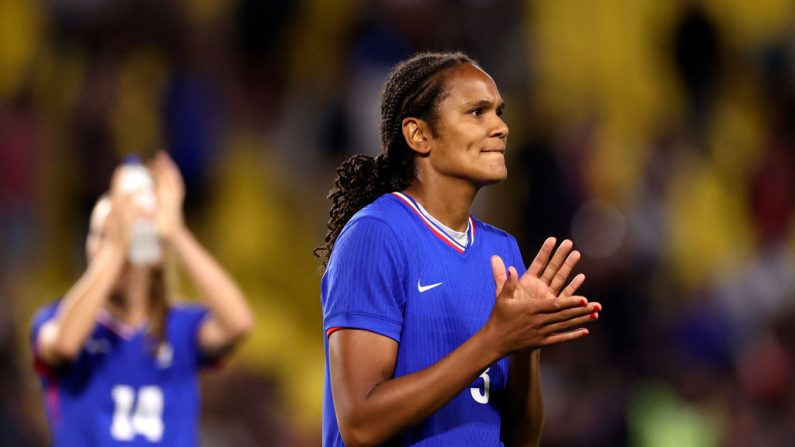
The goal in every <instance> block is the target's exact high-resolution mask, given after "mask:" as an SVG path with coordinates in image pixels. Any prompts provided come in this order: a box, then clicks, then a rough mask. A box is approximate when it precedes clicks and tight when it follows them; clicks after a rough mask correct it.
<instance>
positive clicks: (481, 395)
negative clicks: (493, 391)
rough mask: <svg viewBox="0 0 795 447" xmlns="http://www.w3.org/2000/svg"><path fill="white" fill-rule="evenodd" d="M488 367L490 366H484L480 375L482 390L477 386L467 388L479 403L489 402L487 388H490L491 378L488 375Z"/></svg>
mask: <svg viewBox="0 0 795 447" xmlns="http://www.w3.org/2000/svg"><path fill="white" fill-rule="evenodd" d="M490 369H491V368H486V370H485V371H483V374H481V375H480V378H481V379H483V391H481V390H480V388H479V387H474V386H473V387H470V388H469V393H470V394H471V395H472V399H474V400H475V402H477V403H479V404H487V403H489V389H490V388H491V378H490V377H489V370H490Z"/></svg>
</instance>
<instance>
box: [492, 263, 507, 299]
mask: <svg viewBox="0 0 795 447" xmlns="http://www.w3.org/2000/svg"><path fill="white" fill-rule="evenodd" d="M491 271H492V273H493V274H494V285H496V286H497V295H499V294H500V291H501V290H502V286H503V285H504V284H505V280H506V279H507V278H508V275H507V272H506V270H505V263H503V262H502V258H500V257H499V256H497V255H494V256H492V257H491Z"/></svg>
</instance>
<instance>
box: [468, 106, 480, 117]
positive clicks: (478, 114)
mask: <svg viewBox="0 0 795 447" xmlns="http://www.w3.org/2000/svg"><path fill="white" fill-rule="evenodd" d="M469 113H470V114H471V115H472V116H476V117H479V116H481V115H483V108H481V107H478V108H477V109H472V110H470V111H469Z"/></svg>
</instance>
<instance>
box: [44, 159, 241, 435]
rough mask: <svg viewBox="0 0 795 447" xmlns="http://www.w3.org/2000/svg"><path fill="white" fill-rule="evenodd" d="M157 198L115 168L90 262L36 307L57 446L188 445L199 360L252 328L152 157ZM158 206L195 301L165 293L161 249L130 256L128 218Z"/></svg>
mask: <svg viewBox="0 0 795 447" xmlns="http://www.w3.org/2000/svg"><path fill="white" fill-rule="evenodd" d="M150 167H151V174H152V177H153V179H154V182H155V185H156V190H155V193H156V206H155V207H154V209H153V210H149V211H147V210H145V209H144V208H143V207H142V206H140V205H139V203H138V202H137V201H136V197H135V192H130V191H127V190H125V189H124V188H123V186H122V185H123V183H124V181H125V178H124V177H125V175H129V172H127V171H125V166H121V167H120V168H117V169H116V171H115V172H114V174H113V178H112V180H111V188H110V192H109V195H107V196H104V197H102V198H101V199H100V200H99V201H98V202H97V204H96V206H95V207H94V210H93V212H92V215H91V223H90V231H89V235H88V239H87V241H86V253H87V256H88V260H89V265H88V268H87V270H86V271H85V273H83V275H82V276H81V278H80V279H79V280H78V281H77V282H76V283H75V284H74V285H73V286H72V288H71V289H70V290H69V291H68V292H67V293H66V295H64V296H63V298H61V299H60V300H58V301H57V302H55V303H53V304H51V305H48V306H46V307H44V308H42V309H40V310H39V311H38V312H37V313H36V315H35V317H34V321H33V328H32V333H31V341H32V344H33V350H34V357H35V360H36V364H37V370H38V372H39V374H40V376H41V382H42V385H43V387H44V391H45V398H46V410H47V414H48V419H49V422H50V424H51V427H52V433H53V438H52V439H53V444H54V445H55V446H77V445H81V446H116V445H124V446H133V445H164V446H195V445H197V444H198V439H197V435H198V426H197V418H198V415H199V396H198V384H197V372H198V370H199V369H200V368H201V367H202V366H205V365H208V364H210V363H211V362H214V361H216V360H218V359H220V358H221V357H223V356H224V355H226V354H227V353H229V352H230V350H231V348H233V347H234V346H235V345H236V343H238V342H239V341H240V340H241V339H242V338H243V337H245V336H246V335H247V334H248V333H249V332H250V331H251V329H252V326H253V318H252V314H251V311H250V309H249V307H248V304H247V303H246V299H245V297H244V296H243V294H242V293H241V291H240V289H239V288H238V286H237V285H236V284H235V282H234V281H233V280H232V278H230V277H229V275H228V274H227V273H226V272H225V271H224V269H223V268H222V267H221V266H220V265H219V264H218V263H217V262H216V261H215V260H214V259H213V258H212V256H211V255H210V254H209V253H207V251H205V249H204V248H203V247H202V246H201V244H199V242H198V241H197V240H196V239H195V238H194V236H193V235H192V233H191V232H190V230H188V228H187V227H186V226H185V223H184V221H183V216H182V204H183V199H184V186H183V182H182V177H181V175H180V173H179V170H178V169H177V167H176V165H175V164H174V162H173V161H172V160H171V159H170V158H169V157H168V156H167V155H166V154H165V153H162V152H161V153H158V154H157V155H156V156H155V158H154V160H153V161H152V163H151V166H150ZM141 217H150V218H153V219H154V220H155V222H156V224H157V231H158V233H159V236H160V240H161V242H162V246H163V248H164V251H165V253H166V254H173V258H174V259H175V260H176V261H177V262H178V264H179V265H180V266H181V267H182V268H183V269H184V270H185V272H186V274H187V277H188V278H189V279H190V280H191V281H192V282H193V285H194V286H195V290H197V291H198V293H199V295H200V297H201V299H202V304H201V305H194V304H180V303H175V302H173V301H171V296H170V295H169V293H168V290H167V287H166V280H165V278H166V275H165V269H166V262H164V260H166V259H167V256H162V257H161V260H160V261H159V262H154V263H152V264H144V265H141V264H135V263H132V262H130V260H128V247H129V245H130V234H131V231H132V225H133V222H134V221H135V220H136V219H138V218H141Z"/></svg>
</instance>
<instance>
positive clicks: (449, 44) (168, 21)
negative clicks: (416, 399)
mask: <svg viewBox="0 0 795 447" xmlns="http://www.w3.org/2000/svg"><path fill="white" fill-rule="evenodd" d="M427 49H461V50H463V51H465V52H467V53H469V54H470V55H471V56H473V57H474V58H475V59H476V60H478V61H479V62H480V63H481V65H483V66H484V67H485V68H486V70H487V71H488V72H489V73H491V74H492V75H493V76H494V78H495V80H496V82H497V85H498V86H499V88H500V90H501V93H502V96H503V98H504V99H505V101H506V104H507V108H506V121H507V122H508V125H509V126H510V128H511V134H510V138H509V145H508V154H507V156H508V163H509V165H508V167H509V179H508V180H507V181H506V182H504V183H503V184H500V185H497V186H493V187H490V188H488V189H487V190H484V194H482V195H481V198H480V199H479V202H477V203H476V209H475V213H476V214H477V215H478V217H480V218H481V219H483V220H485V221H488V222H490V223H493V224H495V225H497V226H499V227H502V228H505V229H506V230H508V231H509V232H511V233H512V234H515V235H516V236H517V238H518V239H519V242H520V245H521V246H522V249H523V253H524V256H525V260H526V261H529V260H530V259H531V258H532V256H534V254H535V253H536V251H537V250H538V248H539V247H540V245H541V242H542V241H543V240H544V239H545V238H546V237H547V236H549V235H554V236H557V237H559V238H563V237H571V238H573V240H574V241H575V244H576V246H577V247H578V248H579V249H580V250H581V251H582V253H583V255H584V256H583V261H581V263H580V267H579V270H580V271H583V272H584V273H585V274H586V275H587V278H588V279H587V280H586V285H585V286H584V293H585V294H586V295H587V296H589V297H591V298H593V299H597V300H599V301H600V302H602V303H603V304H604V308H605V311H604V312H603V313H601V314H600V319H599V322H598V323H596V324H595V325H593V326H592V327H591V328H590V329H591V336H590V337H589V338H587V339H584V340H580V341H577V342H575V343H572V344H569V345H564V346H558V347H553V348H549V349H545V350H544V351H543V353H542V357H543V359H542V364H543V380H544V384H543V385H544V390H545V402H546V425H545V431H544V439H543V441H542V445H545V446H621V445H629V446H643V447H645V446H649V447H651V446H660V447H663V446H677V447H689V446H693V447H695V446H727V447H734V446H737V447H739V446H786V445H791V439H793V438H795V382H794V380H795V221H793V219H792V216H793V207H795V5H793V4H792V2H790V1H788V0H759V1H754V2H748V1H742V0H701V1H698V0H677V1H668V2H661V1H658V0H599V1H592V2H587V1H576V0H560V1H541V0H535V1H497V0H429V1H420V0H376V1H361V0H359V1H357V0H301V1H292V2H287V1H279V2H275V1H261V0H235V1H223V0H168V1H155V0H120V1H102V0H35V1H28V0H0V243H2V250H0V300H2V302H0V308H2V309H3V310H2V312H0V445H3V446H40V445H44V444H45V443H46V442H47V439H48V433H47V427H46V421H45V420H44V412H43V408H42V403H41V402H42V401H43V399H42V396H41V392H40V391H39V389H38V385H37V382H36V377H35V375H34V373H33V370H32V368H31V367H30V363H31V359H30V357H31V355H30V349H29V342H28V330H29V323H28V322H29V321H30V318H31V316H32V313H33V309H35V308H36V307H37V306H39V305H41V304H43V303H45V302H48V301H51V300H53V299H55V298H57V297H58V296H60V295H61V294H63V293H64V292H65V291H66V289H67V288H68V287H69V285H70V284H71V283H72V282H73V281H74V280H75V279H76V278H77V277H78V276H79V274H80V272H81V271H82V270H83V269H84V267H85V256H84V251H83V242H84V238H85V235H86V230H87V219H88V213H89V211H90V207H91V206H92V205H93V203H94V201H95V200H96V198H97V197H98V196H99V195H100V194H102V193H103V192H104V190H105V189H106V188H107V184H108V181H109V179H110V174H111V172H112V169H113V168H114V166H115V165H116V164H117V163H118V162H119V160H120V159H121V158H122V157H123V156H124V155H126V154H129V153H133V152H135V153H139V154H141V155H144V156H148V155H151V154H152V153H154V151H155V150H156V149H158V148H161V147H162V148H166V149H167V150H168V152H169V153H170V154H171V155H172V157H173V158H174V159H175V161H176V162H177V164H178V165H179V167H180V169H181V170H182V172H183V175H184V177H185V181H186V186H187V203H186V219H187V222H188V225H189V226H190V227H191V228H192V229H194V231H195V232H196V233H197V234H198V236H199V238H200V239H202V240H203V241H204V242H206V244H207V246H208V247H209V248H210V250H211V251H212V252H213V253H214V254H215V255H217V257H218V259H219V260H220V261H221V262H222V263H223V264H224V265H225V266H226V267H227V268H228V270H229V271H230V272H231V273H232V274H233V276H234V277H235V278H236V279H237V280H238V281H239V283H240V284H241V286H242V287H243V289H244V290H245V292H246V293H247V295H248V296H249V299H250V301H251V303H252V306H253V307H254V309H255V311H256V313H257V316H258V317H257V320H258V323H259V324H258V327H257V329H256V331H255V333H254V334H253V336H252V337H251V340H250V341H248V342H247V343H246V344H245V345H244V346H243V347H242V349H241V351H240V352H239V353H238V354H236V355H235V356H234V359H233V360H232V361H231V362H230V364H228V365H225V366H224V367H223V368H222V370H221V371H219V372H217V373H210V374H207V375H206V379H205V382H204V384H203V391H204V402H203V410H202V418H203V426H202V442H203V444H202V445H205V446H225V445H235V446H243V447H246V446H264V445H285V446H293V445H295V446H302V445H307V446H309V445H319V443H320V436H319V427H320V406H321V398H322V383H323V376H322V375H323V348H322V347H323V343H322V337H323V333H322V326H321V313H320V308H319V280H320V276H321V274H322V272H321V271H320V270H319V268H320V267H319V263H318V262H317V261H316V260H315V259H314V258H313V257H312V248H313V247H315V246H317V245H319V244H320V243H321V241H322V237H323V234H324V233H325V223H326V220H327V212H328V203H327V202H326V200H325V195H326V193H327V191H328V189H329V187H330V185H331V182H332V180H333V176H334V170H335V168H336V166H337V165H338V164H339V163H340V162H341V161H342V160H343V159H344V158H345V157H347V156H350V155H351V154H353V153H368V154H373V153H377V152H378V151H379V150H380V144H379V137H378V133H377V126H378V110H379V109H378V106H379V105H378V95H379V90H380V88H381V86H382V83H383V82H384V80H385V78H386V75H387V73H388V71H389V69H390V67H391V66H392V65H393V64H394V63H396V62H397V61H399V60H400V59H402V58H404V57H406V56H408V55H410V54H412V53H413V52H415V51H418V50H427ZM182 292H183V293H184V295H185V296H188V297H190V296H191V290H184V291H182Z"/></svg>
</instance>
